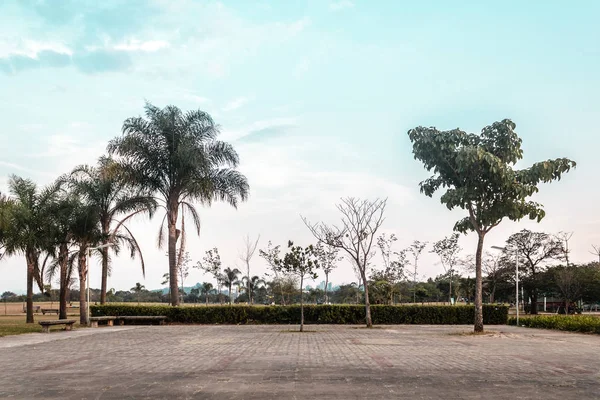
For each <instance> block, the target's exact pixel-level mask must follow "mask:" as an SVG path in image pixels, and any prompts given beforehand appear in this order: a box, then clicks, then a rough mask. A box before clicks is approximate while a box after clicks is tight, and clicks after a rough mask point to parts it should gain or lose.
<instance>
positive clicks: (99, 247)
mask: <svg viewBox="0 0 600 400" xmlns="http://www.w3.org/2000/svg"><path fill="white" fill-rule="evenodd" d="M111 246H114V243H106V244H103V245H100V246H96V247H89V248H88V251H87V253H86V259H85V267H86V268H87V278H86V280H87V301H86V310H87V313H86V318H85V323H86V325H87V326H90V257H91V256H92V250H98V249H104V248H106V247H111Z"/></svg>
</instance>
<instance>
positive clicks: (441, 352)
mask: <svg viewBox="0 0 600 400" xmlns="http://www.w3.org/2000/svg"><path fill="white" fill-rule="evenodd" d="M294 328H296V327H295V326H292V327H288V326H273V325H271V326H198V325H196V326H193V325H186V326H177V325H172V326H132V327H127V326H126V327H114V328H99V329H80V330H77V331H73V332H53V333H50V334H46V335H44V334H28V335H21V336H13V337H5V338H0V360H1V365H2V371H1V372H0V398H26V399H29V398H45V399H48V398H52V399H128V398H148V399H171V398H182V399H187V398H189V399H194V398H197V399H222V400H224V399H316V398H319V399H334V398H335V399H365V398H370V399H384V398H389V399H597V398H600V336H591V335H582V334H572V333H562V332H554V331H542V330H534V329H526V328H516V327H508V326H495V327H488V329H490V332H491V333H489V334H487V335H481V336H473V335H469V334H468V332H469V331H470V329H471V328H470V327H466V326H405V325H401V326H388V327H378V328H375V329H371V330H367V329H365V328H362V327H351V326H307V329H308V330H309V332H305V333H303V334H300V333H297V332H290V331H289V330H290V329H294Z"/></svg>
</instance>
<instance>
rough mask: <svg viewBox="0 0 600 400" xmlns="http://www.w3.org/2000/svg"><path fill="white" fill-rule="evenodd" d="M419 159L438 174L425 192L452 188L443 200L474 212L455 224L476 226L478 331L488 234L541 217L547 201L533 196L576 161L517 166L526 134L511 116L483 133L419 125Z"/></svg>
mask: <svg viewBox="0 0 600 400" xmlns="http://www.w3.org/2000/svg"><path fill="white" fill-rule="evenodd" d="M408 136H409V138H410V140H411V142H412V144H413V154H414V157H415V159H417V160H420V161H421V162H423V164H424V166H425V169H427V170H428V171H432V170H433V176H431V177H430V178H428V179H426V180H425V181H423V182H421V184H420V186H421V192H422V193H424V194H425V195H426V196H429V197H432V196H433V194H434V193H435V192H436V191H437V190H438V189H440V188H446V191H445V193H444V194H443V195H442V196H441V198H440V200H441V202H442V203H443V204H445V205H446V207H448V208H449V209H454V208H456V207H459V208H462V209H464V210H466V211H467V212H468V216H467V217H465V218H464V219H461V220H460V221H458V222H457V223H456V224H455V226H454V230H455V231H457V232H462V233H466V232H469V231H475V232H476V233H477V236H478V242H477V251H476V253H475V270H476V271H475V275H476V278H475V279H476V285H475V289H476V290H475V291H476V293H475V326H474V330H475V332H482V331H483V309H482V272H481V258H482V252H483V243H484V239H485V235H486V234H487V233H488V232H489V231H490V230H491V229H493V228H494V227H495V226H497V225H498V224H499V223H500V222H501V221H502V220H503V219H504V218H509V219H510V220H513V221H518V220H520V219H522V218H524V217H529V218H530V219H535V220H538V221H540V220H541V219H542V218H543V217H544V214H545V213H544V211H543V209H542V206H541V205H540V204H538V203H535V202H532V201H528V200H527V199H528V198H529V197H530V196H531V195H533V194H534V193H536V192H537V191H538V184H539V183H541V182H551V181H553V180H556V179H560V178H561V176H562V174H563V173H566V172H568V171H569V170H570V169H571V168H573V167H575V162H573V161H571V160H569V159H567V158H559V159H555V160H548V161H543V162H539V163H535V164H533V165H532V166H531V167H529V168H526V169H522V170H517V169H514V165H515V163H516V162H517V161H519V160H520V159H522V157H523V151H522V149H521V139H520V138H519V136H518V135H517V134H516V132H515V124H514V123H513V122H512V121H511V120H508V119H505V120H502V121H500V122H494V123H493V124H492V125H490V126H487V127H485V128H483V130H482V131H481V134H479V135H477V134H469V133H466V132H464V131H461V130H459V129H453V130H450V131H438V130H437V129H436V128H433V127H431V128H426V127H417V128H414V129H411V130H409V131H408Z"/></svg>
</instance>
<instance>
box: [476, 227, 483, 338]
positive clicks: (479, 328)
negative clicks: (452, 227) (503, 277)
mask: <svg viewBox="0 0 600 400" xmlns="http://www.w3.org/2000/svg"><path fill="white" fill-rule="evenodd" d="M484 238H485V233H483V232H479V238H478V240H477V252H476V253H475V326H474V328H473V329H474V331H475V332H483V305H482V300H483V297H482V295H483V285H482V281H483V279H482V275H481V258H482V253H483V239H484Z"/></svg>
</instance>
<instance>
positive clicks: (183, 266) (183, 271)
mask: <svg viewBox="0 0 600 400" xmlns="http://www.w3.org/2000/svg"><path fill="white" fill-rule="evenodd" d="M190 261H192V259H191V257H190V253H188V252H187V251H186V252H185V254H184V255H183V257H182V258H181V261H180V262H178V263H177V272H178V273H179V280H180V281H181V294H182V296H185V295H186V293H185V289H184V282H185V280H186V279H187V277H188V276H189V275H190V266H189V264H190Z"/></svg>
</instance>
